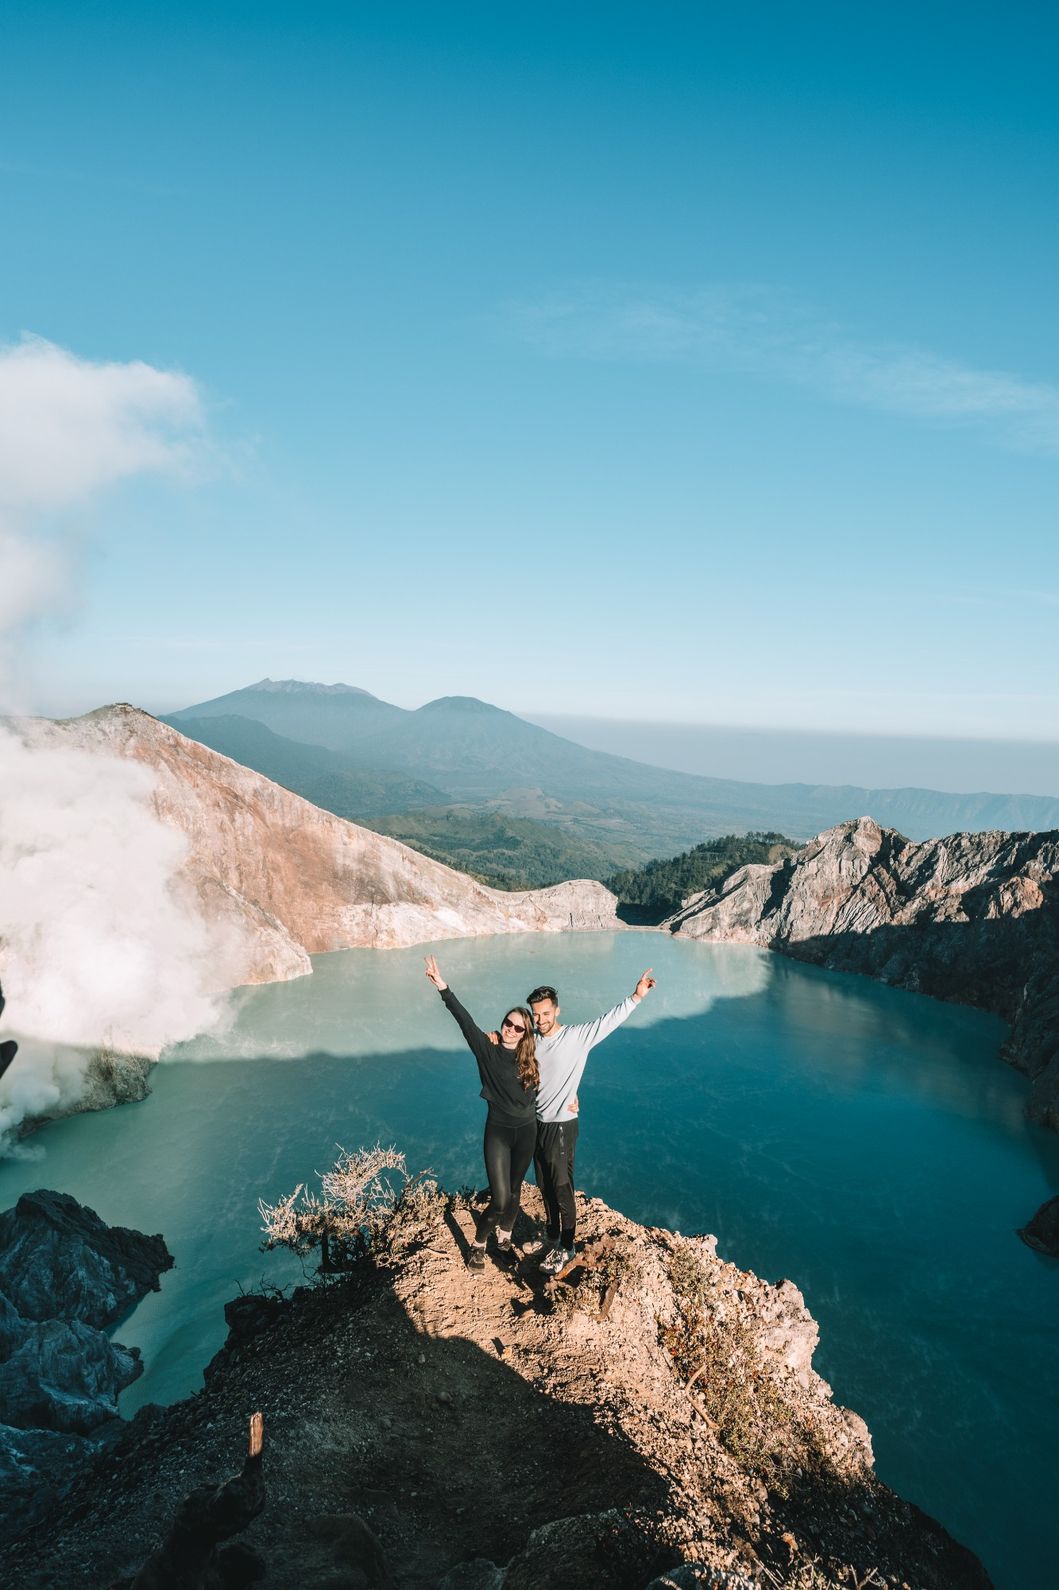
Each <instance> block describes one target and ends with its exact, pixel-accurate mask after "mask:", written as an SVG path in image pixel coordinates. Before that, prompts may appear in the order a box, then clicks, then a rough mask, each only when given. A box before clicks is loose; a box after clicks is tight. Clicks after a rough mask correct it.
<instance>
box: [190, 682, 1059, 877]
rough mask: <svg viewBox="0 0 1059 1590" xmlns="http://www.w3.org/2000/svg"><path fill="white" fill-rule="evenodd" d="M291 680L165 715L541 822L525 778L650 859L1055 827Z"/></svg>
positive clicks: (1030, 799) (1050, 808)
mask: <svg viewBox="0 0 1059 1590" xmlns="http://www.w3.org/2000/svg"><path fill="white" fill-rule="evenodd" d="M287 683H291V682H287ZM293 683H297V684H300V685H302V686H303V687H304V688H302V689H300V690H299V691H296V692H293V693H288V694H285V695H277V694H275V693H272V692H268V691H261V690H258V689H257V687H255V686H248V687H246V688H245V689H243V690H238V691H232V692H229V693H228V694H227V695H226V696H221V697H216V698H214V700H213V701H211V702H203V703H199V704H198V705H197V706H192V707H185V708H181V709H180V710H179V711H177V712H174V713H170V714H168V715H167V718H166V721H168V722H171V723H173V724H174V725H175V726H179V724H180V722H181V720H182V719H183V720H189V721H190V720H193V719H195V718H196V717H198V718H200V719H201V718H202V717H204V716H209V717H213V716H216V715H218V714H220V713H221V712H222V711H223V712H225V713H228V714H230V715H235V716H244V717H249V718H251V719H256V720H257V721H259V722H263V723H265V725H266V726H267V727H269V728H271V729H272V730H273V732H274V733H277V734H280V735H283V736H284V737H285V738H289V739H291V740H293V741H294V742H295V743H299V744H317V745H323V746H326V747H328V748H330V749H333V750H339V751H342V752H343V753H345V754H347V755H349V756H350V757H352V758H353V759H354V761H355V762H356V763H357V765H358V766H359V767H360V769H361V770H362V771H363V770H367V769H369V768H371V769H376V770H380V769H388V770H391V771H393V772H395V773H396V772H403V773H405V774H407V775H409V776H412V777H416V778H420V779H423V780H424V781H426V782H429V783H432V784H437V785H439V786H440V787H441V788H442V789H443V790H444V791H445V793H446V794H447V796H448V798H449V799H450V800H451V801H457V802H466V801H470V802H474V803H478V804H483V803H499V804H500V805H501V806H502V807H503V809H505V810H507V811H508V812H509V813H510V814H511V815H517V816H527V817H528V816H538V815H541V814H540V813H539V812H537V811H534V810H530V809H527V808H526V806H525V804H524V803H521V804H520V801H519V800H518V798H517V797H513V796H512V795H511V793H510V792H511V791H512V790H514V789H517V788H518V787H520V786H521V787H525V786H526V785H527V784H531V785H533V786H534V787H537V788H539V789H540V790H541V791H542V792H543V794H544V795H545V796H547V797H549V798H552V799H555V800H557V801H558V802H559V803H560V805H561V807H562V810H561V811H559V812H556V813H551V814H545V815H546V819H547V820H549V821H565V822H568V823H570V824H571V825H575V826H577V827H578V828H579V831H580V832H581V834H582V837H591V838H592V839H593V840H594V841H598V840H599V839H600V838H601V837H602V836H603V835H605V833H606V832H607V831H608V830H610V831H614V829H615V827H616V826H617V828H618V829H619V830H620V832H621V836H622V838H623V839H625V840H626V841H631V842H636V841H639V842H640V843H641V846H642V847H643V859H645V860H646V859H649V858H650V857H652V856H660V855H664V854H666V853H667V852H668V853H673V852H674V851H676V850H678V849H682V848H685V847H686V846H688V845H691V844H697V843H698V842H699V841H700V840H702V839H703V838H706V837H710V836H711V835H712V836H719V835H721V834H726V833H734V832H738V831H740V830H745V829H775V830H779V831H781V832H783V833H788V834H790V835H791V836H792V837H795V838H804V839H808V838H811V837H812V836H813V835H815V834H817V833H819V832H821V831H822V830H823V829H825V828H829V827H832V826H834V824H836V823H838V822H842V821H844V820H846V819H847V818H849V817H850V816H851V815H852V814H854V813H857V812H864V811H871V812H872V813H873V815H874V816H875V817H876V818H877V819H878V820H879V821H882V822H885V823H887V824H888V825H891V826H893V827H895V828H899V829H901V831H902V832H905V833H908V834H909V835H910V837H912V838H915V839H928V838H937V837H940V836H941V835H943V834H954V833H958V832H964V831H969V830H982V829H989V828H999V829H1011V830H1014V829H1021V830H1028V829H1034V830H1040V829H1050V828H1056V827H1059V800H1055V799H1049V798H1048V797H1044V796H1033V795H1025V796H1022V795H1007V794H995V793H993V792H990V791H980V792H977V793H974V794H971V795H967V794H951V793H949V792H946V791H938V790H931V789H925V788H918V787H916V786H906V787H898V788H892V789H872V788H867V787H862V786H859V785H821V784H816V785H812V784H804V783H785V784H774V785H773V784H758V783H750V782H745V781H740V780H735V779H725V778H714V777H707V776H706V775H703V774H695V773H682V772H679V771H675V770H669V769H665V768H658V767H655V766H653V765H651V764H648V763H641V762H636V761H635V760H633V759H632V758H629V757H620V756H615V755H614V754H613V753H611V752H606V751H592V750H589V749H587V748H586V747H584V746H580V745H578V744H577V743H576V742H575V741H572V740H567V739H565V738H564V737H563V736H561V735H557V734H554V733H553V732H552V731H551V730H548V729H544V728H541V727H540V726H538V725H536V724H532V723H528V722H527V721H526V720H525V719H522V718H519V717H518V716H517V715H516V714H514V713H511V712H508V711H506V709H504V708H500V707H495V706H492V705H491V704H490V703H488V702H483V701H481V700H479V698H477V697H466V696H443V697H439V698H437V699H436V700H435V701H432V702H427V703H425V704H424V705H423V706H422V707H419V708H416V709H414V710H411V711H410V710H407V709H405V708H401V707H396V706H393V705H392V704H390V703H387V702H382V701H380V700H379V699H378V698H377V697H374V696H371V695H370V694H368V693H367V692H364V693H363V695H355V694H352V692H354V691H355V690H356V688H357V687H353V686H348V687H346V686H344V687H343V691H345V692H350V693H349V694H338V695H334V694H331V693H330V692H331V691H332V690H333V688H334V687H331V686H316V685H311V684H306V683H305V682H298V681H295V682H293ZM277 703H279V705H277ZM578 805H581V806H587V807H589V808H591V810H589V811H579V810H577V809H576V808H577V806H578Z"/></svg>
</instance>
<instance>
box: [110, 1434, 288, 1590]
mask: <svg viewBox="0 0 1059 1590" xmlns="http://www.w3.org/2000/svg"><path fill="white" fill-rule="evenodd" d="M264 1505H265V1483H264V1479H263V1477H262V1473H261V1457H260V1455H258V1456H256V1457H248V1458H247V1459H246V1462H245V1463H244V1464H243V1469H242V1472H241V1473H240V1474H237V1475H236V1476H235V1478H234V1479H231V1480H228V1481H227V1482H226V1484H224V1485H200V1486H198V1488H197V1489H196V1490H193V1491H192V1492H191V1494H190V1496H187V1497H185V1499H184V1501H183V1502H181V1504H180V1506H179V1508H178V1509H177V1514H176V1517H175V1519H174V1520H173V1525H172V1528H171V1529H170V1531H169V1533H168V1534H167V1536H166V1538H165V1540H164V1541H163V1542H162V1544H161V1546H160V1547H159V1548H158V1550H157V1551H155V1552H152V1553H151V1555H150V1556H149V1557H148V1559H147V1561H146V1562H145V1563H144V1565H143V1567H142V1568H141V1569H140V1571H139V1573H138V1574H137V1575H136V1577H135V1579H134V1580H133V1581H132V1590H242V1587H243V1586H244V1585H248V1584H254V1583H256V1582H257V1581H258V1580H260V1579H262V1578H263V1577H264V1574H265V1565H264V1563H263V1562H262V1560H261V1558H260V1557H259V1556H258V1555H257V1553H256V1552H255V1551H253V1550H251V1548H249V1547H246V1546H242V1545H240V1546H239V1547H238V1548H233V1547H226V1548H223V1549H220V1550H218V1547H219V1546H220V1543H221V1542H222V1541H226V1540H230V1539H231V1537H232V1535H237V1534H238V1533H239V1531H240V1530H242V1529H245V1528H246V1527H247V1525H248V1524H250V1523H252V1522H253V1520H254V1519H255V1518H256V1517H257V1515H258V1513H260V1512H261V1510H262V1508H263V1507H264Z"/></svg>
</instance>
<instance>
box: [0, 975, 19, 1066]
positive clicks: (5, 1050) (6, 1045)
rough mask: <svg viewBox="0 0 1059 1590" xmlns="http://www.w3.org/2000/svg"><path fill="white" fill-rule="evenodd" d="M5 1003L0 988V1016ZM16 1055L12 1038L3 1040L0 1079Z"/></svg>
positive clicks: (15, 1047) (0, 1045) (0, 1049)
mask: <svg viewBox="0 0 1059 1590" xmlns="http://www.w3.org/2000/svg"><path fill="white" fill-rule="evenodd" d="M6 1003H7V1002H6V1000H5V999H4V990H3V989H2V988H0V1016H2V1015H3V1013H4V1005H5V1004H6ZM17 1053H18V1044H17V1043H16V1042H15V1040H14V1039H13V1038H5V1039H4V1042H3V1043H0V1077H2V1076H3V1074H4V1072H5V1071H6V1070H7V1068H8V1066H9V1065H10V1064H11V1062H12V1060H13V1059H14V1058H15V1056H16V1054H17Z"/></svg>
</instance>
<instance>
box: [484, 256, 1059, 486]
mask: <svg viewBox="0 0 1059 1590" xmlns="http://www.w3.org/2000/svg"><path fill="white" fill-rule="evenodd" d="M505 320H506V322H507V324H508V325H509V326H510V327H512V328H513V329H514V330H515V331H516V333H517V334H518V335H519V336H520V337H521V338H523V339H524V340H526V341H528V342H531V343H533V344H534V345H535V346H537V347H538V348H540V349H541V350H542V351H543V352H545V353H547V354H549V355H551V356H553V357H565V358H571V357H573V358H585V359H600V360H643V361H650V362H653V363H660V362H663V363H664V362H680V363H684V364H695V365H699V366H701V367H702V368H703V369H704V370H713V371H717V372H721V373H724V372H733V373H744V374H749V375H752V376H757V377H759V378H761V379H762V380H770V381H781V382H784V383H787V384H790V385H794V386H800V387H803V388H806V389H808V390H811V391H814V392H816V393H818V394H820V395H821V396H824V397H827V398H830V399H832V400H833V401H835V402H842V403H852V404H856V405H858V406H860V407H865V408H873V409H879V410H884V411H886V412H889V413H893V414H903V415H906V416H908V417H910V418H915V419H925V420H933V421H940V422H948V423H950V424H957V425H974V426H976V427H978V428H980V429H981V430H983V431H984V432H985V433H986V434H987V435H988V437H989V439H990V440H991V441H993V442H994V443H996V444H998V445H1001V446H1006V447H1011V448H1014V449H1017V450H1020V451H1032V452H1039V453H1045V454H1052V455H1055V454H1059V387H1057V386H1053V385H1051V384H1049V383H1048V382H1043V381H1028V380H1025V379H1023V378H1022V377H1020V376H1018V375H1013V374H1010V373H1008V372H1005V371H998V370H985V369H978V368H975V367H974V366H972V365H966V364H962V363H960V362H959V361H958V360H955V359H949V358H946V357H944V356H943V355H940V354H937V353H935V352H933V351H931V350H929V349H923V348H917V347H909V346H904V345H901V344H898V343H872V342H869V341H865V340H861V339H858V338H856V337H855V336H852V335H851V334H850V333H849V332H848V331H846V330H845V328H843V327H841V326H839V325H837V324H835V323H834V322H831V321H828V320H826V319H825V318H823V317H821V316H818V315H814V314H813V313H812V312H811V311H810V310H808V309H806V308H805V306H803V305H802V304H800V303H798V302H797V301H796V300H795V299H794V298H793V297H792V296H791V295H789V294H786V293H783V292H781V291H778V290H776V289H774V288H770V287H764V286H754V285H742V286H739V285H736V286H732V285H725V284H712V285H708V286H705V287H701V288H697V289H695V290H691V291H676V290H671V289H665V288H659V289H646V290H632V289H621V288H596V289H588V290H585V291H581V292H577V293H572V294H555V295H552V296H550V297H546V298H542V299H538V300H536V301H532V302H522V303H519V304H513V305H509V306H508V308H507V310H506V311H505Z"/></svg>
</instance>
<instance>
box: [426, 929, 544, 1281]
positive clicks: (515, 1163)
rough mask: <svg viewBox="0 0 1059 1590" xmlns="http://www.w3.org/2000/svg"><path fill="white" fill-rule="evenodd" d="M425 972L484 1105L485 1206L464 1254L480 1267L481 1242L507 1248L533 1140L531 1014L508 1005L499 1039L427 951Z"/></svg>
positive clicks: (534, 1060)
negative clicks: (458, 1037)
mask: <svg viewBox="0 0 1059 1590" xmlns="http://www.w3.org/2000/svg"><path fill="white" fill-rule="evenodd" d="M426 964H427V976H428V977H429V979H430V981H431V982H432V983H433V984H434V987H435V988H436V989H437V991H438V993H439V994H440V995H441V997H442V999H443V1000H444V1002H445V1005H446V1007H447V1008H448V1009H449V1010H450V1011H451V1012H452V1014H453V1015H454V1016H455V1018H456V1020H457V1022H458V1023H459V1028H460V1031H461V1032H462V1033H463V1036H464V1037H465V1038H466V1040H467V1046H468V1048H469V1049H470V1051H471V1053H472V1054H473V1055H474V1058H475V1059H476V1060H477V1062H478V1074H479V1076H480V1077H481V1079H482V1098H483V1099H485V1100H486V1101H487V1103H488V1105H489V1113H488V1115H487V1116H486V1118H485V1170H486V1175H487V1176H488V1177H489V1194H490V1197H489V1207H488V1209H486V1211H485V1214H484V1215H482V1217H481V1219H480V1220H479V1222H478V1229H477V1232H476V1233H475V1240H474V1241H473V1242H472V1244H471V1249H470V1252H469V1254H468V1255H467V1264H468V1266H469V1268H470V1269H472V1270H484V1269H485V1246H486V1243H487V1242H488V1241H489V1233H490V1232H491V1231H495V1232H496V1244H497V1247H498V1248H499V1250H500V1252H501V1253H510V1252H511V1229H512V1227H513V1226H514V1224H515V1217H516V1215H517V1214H518V1209H519V1200H520V1199H521V1197H522V1178H523V1176H525V1174H526V1171H527V1170H528V1168H529V1163H530V1160H531V1159H532V1158H533V1149H534V1145H535V1144H536V1141H537V1087H538V1084H539V1082H540V1071H539V1070H538V1067H537V1054H536V1048H537V1041H536V1038H535V1036H534V1032H533V1017H532V1016H531V1015H530V1013H529V1011H528V1010H524V1009H523V1007H522V1006H521V1005H513V1006H512V1008H511V1009H510V1010H509V1011H508V1013H507V1015H506V1016H505V1017H504V1019H503V1021H502V1022H501V1024H500V1042H499V1043H498V1044H497V1043H492V1042H491V1041H490V1038H489V1035H488V1034H487V1033H484V1032H483V1031H482V1029H481V1028H480V1027H476V1026H475V1024H474V1022H473V1021H472V1020H471V1018H470V1016H469V1015H468V1013H467V1012H466V1011H465V1010H464V1008H463V1006H462V1005H461V1004H460V1002H459V1000H458V999H457V998H456V995H455V994H454V993H453V992H452V989H451V988H450V987H449V985H448V983H446V981H445V979H444V978H443V977H442V975H441V973H440V971H439V970H438V963H437V960H436V959H435V957H434V956H433V955H428V956H427V958H426Z"/></svg>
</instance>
